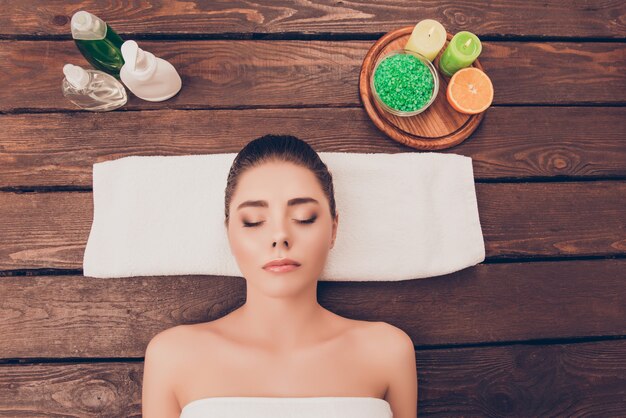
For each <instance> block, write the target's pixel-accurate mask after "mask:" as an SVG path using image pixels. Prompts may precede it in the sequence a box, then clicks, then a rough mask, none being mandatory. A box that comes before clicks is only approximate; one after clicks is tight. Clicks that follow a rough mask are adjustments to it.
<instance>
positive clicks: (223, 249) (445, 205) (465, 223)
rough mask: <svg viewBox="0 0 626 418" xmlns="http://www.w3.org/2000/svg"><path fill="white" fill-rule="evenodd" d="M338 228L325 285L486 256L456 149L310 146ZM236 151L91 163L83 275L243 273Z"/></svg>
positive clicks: (419, 274) (468, 165)
mask: <svg viewBox="0 0 626 418" xmlns="http://www.w3.org/2000/svg"><path fill="white" fill-rule="evenodd" d="M318 154H319V156H320V158H321V159H322V161H324V162H325V163H326V165H327V166H328V169H329V170H330V171H331V173H332V175H333V184H334V188H335V202H336V208H337V212H338V213H339V227H338V230H337V237H336V240H335V246H334V247H333V249H331V250H330V253H329V255H328V259H327V263H326V267H325V269H324V271H323V272H322V275H321V276H320V277H319V280H323V281H336V280H341V281H369V280H379V281H397V280H406V279H419V278H424V277H431V276H439V275H443V274H448V273H451V272H454V271H457V270H461V269H463V268H466V267H469V266H473V265H475V264H477V263H480V262H481V261H483V260H484V259H485V246H484V241H483V235H482V231H481V227H480V221H479V217H478V206H477V202H476V192H475V188H474V173H473V169H472V159H471V158H470V157H466V156H462V155H457V154H443V153H434V152H429V153H415V152H407V153H396V154H382V153H374V154H364V153H338V152H318ZM235 155H236V154H235V153H227V154H210V155H184V156H130V157H124V158H120V159H117V160H111V161H105V162H101V163H96V164H94V165H93V198H94V217H93V223H92V226H91V232H90V234H89V239H88V241H87V247H86V248H85V254H84V260H83V272H84V275H85V276H89V277H130V276H151V275H157V276H158V275H184V274H209V275H223V276H238V277H241V276H242V274H241V271H240V270H239V267H238V266H237V263H236V261H235V258H234V256H233V255H232V253H231V252H230V247H229V245H228V237H227V235H226V230H225V226H224V188H225V186H226V179H227V177H228V171H229V169H230V166H231V164H232V162H233V159H234V158H235Z"/></svg>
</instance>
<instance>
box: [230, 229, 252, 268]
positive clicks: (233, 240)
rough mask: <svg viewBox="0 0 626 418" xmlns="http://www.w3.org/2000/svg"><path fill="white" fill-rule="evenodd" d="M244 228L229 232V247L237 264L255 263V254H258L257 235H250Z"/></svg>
mask: <svg viewBox="0 0 626 418" xmlns="http://www.w3.org/2000/svg"><path fill="white" fill-rule="evenodd" d="M246 232H247V231H245V230H241V229H239V230H236V231H231V232H230V233H229V237H228V238H229V241H230V249H231V251H232V253H233V256H234V257H235V259H236V260H237V262H238V263H239V264H243V265H247V264H251V263H255V262H256V260H255V259H254V257H255V256H258V255H259V249H258V246H259V243H258V241H259V240H258V238H257V237H251V236H250V234H246Z"/></svg>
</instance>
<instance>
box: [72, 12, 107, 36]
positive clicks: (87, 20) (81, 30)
mask: <svg viewBox="0 0 626 418" xmlns="http://www.w3.org/2000/svg"><path fill="white" fill-rule="evenodd" d="M70 27H71V29H72V38H74V39H82V40H96V39H104V37H105V36H106V33H107V25H106V23H104V20H102V19H100V18H99V17H98V16H96V15H94V14H91V13H89V12H86V11H84V10H81V11H78V12H76V13H74V15H73V16H72V21H71V24H70Z"/></svg>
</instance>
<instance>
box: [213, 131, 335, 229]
mask: <svg viewBox="0 0 626 418" xmlns="http://www.w3.org/2000/svg"><path fill="white" fill-rule="evenodd" d="M270 161H284V162H289V163H293V164H297V165H299V166H302V167H304V168H308V169H309V170H311V171H312V172H313V174H315V177H316V178H317V180H318V182H319V184H320V186H321V187H322V190H323V192H324V194H325V195H326V198H327V199H328V204H329V207H330V215H331V218H332V219H334V218H335V211H336V209H335V192H334V189H333V176H332V175H331V173H330V172H329V171H328V167H327V166H326V164H324V162H323V161H322V160H321V159H320V157H319V155H318V154H317V152H315V150H314V149H313V148H311V146H310V145H309V144H307V143H306V142H304V141H303V140H301V139H299V138H297V137H295V136H292V135H264V136H262V137H260V138H256V139H253V140H252V141H250V142H249V143H248V144H246V145H245V146H244V147H243V148H242V149H241V151H239V153H238V154H237V155H236V156H235V159H234V160H233V164H232V165H231V167H230V172H229V173H228V179H227V180H226V190H225V193H224V194H225V199H224V214H225V220H224V223H225V224H226V225H228V216H229V210H230V202H231V199H232V196H233V194H234V192H235V189H236V187H237V184H238V180H239V176H241V174H243V173H244V172H245V171H246V170H248V169H250V168H253V167H256V166H259V165H261V164H263V163H266V162H270Z"/></svg>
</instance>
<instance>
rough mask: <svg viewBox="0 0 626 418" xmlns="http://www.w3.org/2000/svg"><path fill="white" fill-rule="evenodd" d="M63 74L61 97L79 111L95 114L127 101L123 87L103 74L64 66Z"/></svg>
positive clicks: (75, 66)
mask: <svg viewBox="0 0 626 418" xmlns="http://www.w3.org/2000/svg"><path fill="white" fill-rule="evenodd" d="M63 74H65V78H64V79H63V84H62V90H63V96H65V97H66V98H67V99H69V100H70V101H71V102H72V103H74V104H75V105H76V106H78V107H80V108H81V109H85V110H91V111H96V112H98V111H107V110H113V109H117V108H118V107H120V106H123V105H124V104H126V101H127V100H128V96H127V94H126V89H125V88H124V85H123V84H122V83H120V82H119V81H118V80H117V79H115V77H113V76H111V75H109V74H107V73H105V72H102V71H100V70H85V69H83V68H81V67H79V66H78V65H73V64H65V65H64V66H63Z"/></svg>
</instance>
